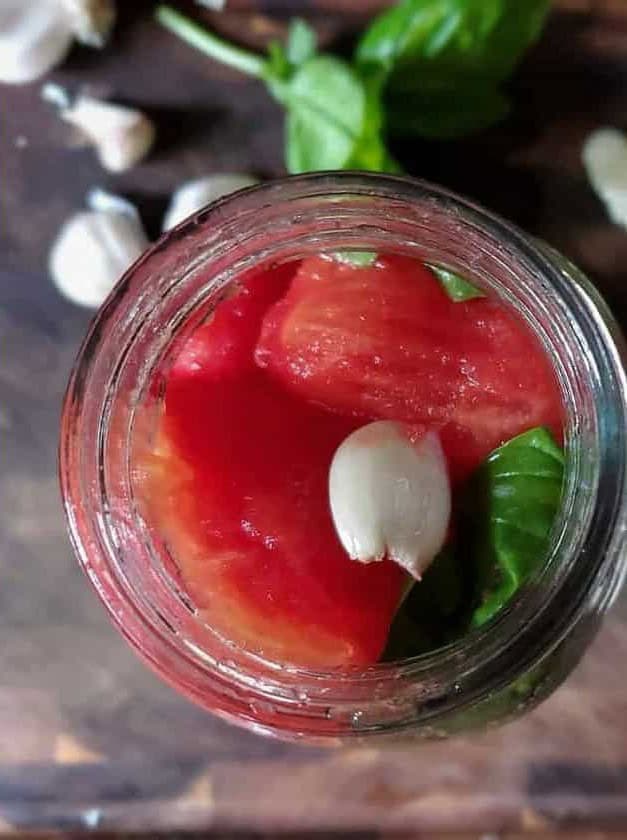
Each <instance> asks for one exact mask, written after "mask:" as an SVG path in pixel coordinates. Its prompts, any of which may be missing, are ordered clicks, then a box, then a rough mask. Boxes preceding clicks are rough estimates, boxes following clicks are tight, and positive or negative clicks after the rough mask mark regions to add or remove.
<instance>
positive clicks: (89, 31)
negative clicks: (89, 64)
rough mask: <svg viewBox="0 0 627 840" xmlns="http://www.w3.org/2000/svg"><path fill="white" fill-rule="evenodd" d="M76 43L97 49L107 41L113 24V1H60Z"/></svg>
mask: <svg viewBox="0 0 627 840" xmlns="http://www.w3.org/2000/svg"><path fill="white" fill-rule="evenodd" d="M60 2H61V5H62V6H63V7H64V9H65V12H66V14H67V17H68V20H69V25H70V28H71V30H72V33H73V34H74V37H75V38H76V40H77V41H80V42H81V44H86V45H87V46H89V47H98V48H99V49H100V48H102V47H104V45H105V44H106V43H107V41H108V40H109V36H110V35H111V30H112V29H113V26H114V24H115V18H116V7H115V2H114V0H60Z"/></svg>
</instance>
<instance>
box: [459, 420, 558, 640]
mask: <svg viewBox="0 0 627 840" xmlns="http://www.w3.org/2000/svg"><path fill="white" fill-rule="evenodd" d="M563 479H564V455H563V453H562V450H561V449H560V447H559V446H558V445H557V443H556V442H555V441H554V440H553V438H552V436H551V433H550V432H549V431H548V430H547V429H544V428H536V429H531V430H530V431H528V432H525V433H524V434H522V435H519V436H518V437H515V438H513V439H512V440H510V441H508V442H507V443H505V444H503V446H501V447H499V448H498V449H496V450H495V451H494V452H492V454H491V455H490V456H489V457H488V459H487V461H486V462H485V463H484V464H483V465H482V467H481V468H480V469H479V470H478V472H477V473H476V475H475V476H474V477H473V479H472V480H471V483H470V485H469V491H468V499H469V513H470V516H469V520H468V521H469V522H470V523H472V524H471V527H472V528H473V530H474V536H473V538H472V539H471V541H470V543H471V544H472V546H473V552H474V554H475V556H476V557H477V560H478V567H477V572H478V575H477V587H478V593H479V597H480V605H479V606H478V607H477V609H476V610H475V612H474V614H473V619H472V623H473V624H474V625H475V626H481V625H482V624H485V622H486V621H489V620H490V619H491V618H492V617H493V616H494V615H496V613H497V612H498V611H499V610H500V609H501V607H502V606H503V605H504V604H505V603H506V602H507V601H508V600H509V599H510V598H511V597H512V595H513V594H514V593H515V592H516V591H517V589H518V588H519V587H520V586H521V585H522V583H523V582H524V581H525V580H526V579H527V578H528V577H529V576H530V575H531V574H532V573H533V572H534V571H535V570H536V569H538V568H539V567H540V565H541V564H542V563H543V561H544V560H545V559H546V554H547V551H548V549H549V539H550V535H551V530H552V527H553V524H554V521H555V517H556V515H557V512H558V510H559V505H560V501H561V497H562V484H563Z"/></svg>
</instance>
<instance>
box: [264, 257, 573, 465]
mask: <svg viewBox="0 0 627 840" xmlns="http://www.w3.org/2000/svg"><path fill="white" fill-rule="evenodd" d="M256 359H257V363H258V364H259V365H260V366H262V367H263V368H264V369H265V370H267V371H268V373H269V374H270V375H272V376H273V377H275V378H276V379H277V381H279V382H281V383H282V384H283V385H284V386H285V387H286V388H289V389H290V390H291V391H292V392H293V393H295V394H298V395H300V396H301V397H303V398H305V399H308V400H311V401H312V402H315V403H317V404H320V405H323V406H324V407H325V408H327V409H328V410H331V411H337V412H341V413H346V414H352V415H355V416H360V417H363V418H367V419H382V418H383V419H394V420H403V421H406V422H409V423H414V424H419V425H424V426H425V427H426V428H430V429H437V430H438V431H439V432H440V433H441V437H442V441H443V445H444V448H445V452H446V454H447V458H448V461H449V468H450V470H451V474H452V475H453V477H454V478H455V479H456V480H462V479H463V478H465V477H466V476H467V475H468V474H469V473H470V472H471V471H472V470H473V469H474V468H476V467H477V466H478V465H479V464H480V463H481V461H482V460H483V459H484V458H485V457H486V456H487V455H488V454H489V452H491V451H492V450H493V449H494V448H496V447H497V446H499V445H500V444H501V443H503V442H504V441H506V440H508V439H510V438H511V437H514V436H515V435H517V434H519V433H520V432H523V431H525V430H526V429H529V428H532V427H533V426H539V425H545V426H548V427H549V428H550V429H551V430H552V431H553V433H554V434H556V435H557V436H559V435H560V434H561V425H562V409H561V398H560V393H559V389H558V386H557V383H556V380H555V377H554V374H553V371H552V369H551V366H550V364H549V361H548V359H547V358H546V356H545V353H544V350H543V348H542V347H541V346H540V344H539V342H538V340H537V339H536V337H535V336H534V335H533V334H532V332H531V331H530V330H529V328H528V327H527V326H526V325H525V324H524V322H523V321H522V319H521V318H520V317H519V316H517V315H516V314H515V313H513V312H511V311H510V310H509V309H508V308H507V307H506V306H505V305H504V304H502V303H501V302H500V301H498V300H494V299H489V298H476V299H473V300H470V301H466V302H461V303H460V302H454V301H452V300H450V299H449V298H448V296H447V295H446V293H445V292H444V290H443V289H442V288H441V286H440V284H439V282H438V280H437V279H436V277H435V276H434V275H433V273H432V272H431V271H430V270H429V269H428V268H426V267H425V266H423V265H421V264H419V263H417V262H416V261H415V260H413V259H410V258H407V257H399V256H384V257H379V259H378V260H377V262H376V263H375V264H374V265H373V266H371V267H367V268H355V267H352V266H350V265H345V264H342V263H339V262H336V261H333V260H329V259H327V258H325V257H315V258H312V259H310V260H307V261H305V262H303V263H302V265H301V266H300V269H299V271H298V272H297V274H296V276H295V278H294V280H293V281H292V284H291V286H290V289H289V291H288V293H287V295H285V296H284V297H283V298H282V299H281V300H280V301H278V302H277V303H276V304H275V305H274V306H273V307H271V308H270V310H269V311H268V313H267V314H266V316H265V318H264V323H263V327H262V331H261V337H260V340H259V342H258V344H257V349H256Z"/></svg>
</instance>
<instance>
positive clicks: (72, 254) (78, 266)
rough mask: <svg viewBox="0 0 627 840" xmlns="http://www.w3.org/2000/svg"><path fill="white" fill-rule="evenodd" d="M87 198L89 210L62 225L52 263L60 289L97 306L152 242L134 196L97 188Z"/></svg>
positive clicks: (69, 296)
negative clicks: (129, 198) (132, 201)
mask: <svg viewBox="0 0 627 840" xmlns="http://www.w3.org/2000/svg"><path fill="white" fill-rule="evenodd" d="M88 203H89V205H90V207H91V209H90V210H86V211H82V212H79V213H76V214H75V215H74V216H72V217H71V218H70V219H68V220H67V222H65V224H64V225H63V227H62V228H61V230H60V231H59V234H58V236H57V239H56V241H55V243H54V244H53V246H52V249H51V251H50V257H49V269H50V274H51V276H52V280H53V282H54V284H55V285H56V287H57V288H58V289H59V291H60V292H61V294H63V295H64V296H65V297H67V298H69V299H70V300H71V301H73V302H74V303H77V304H79V305H80V306H87V307H92V308H94V309H95V308H97V307H98V306H100V304H101V303H103V301H104V300H105V298H106V297H107V296H108V294H109V292H110V291H111V289H113V287H114V286H115V284H116V283H117V281H118V280H119V279H120V277H121V276H122V275H123V274H124V272H125V271H126V269H127V268H129V266H130V265H132V264H133V263H134V262H135V260H136V259H137V258H138V257H140V256H141V254H142V253H143V252H144V250H145V249H146V248H147V247H148V239H147V238H146V234H145V233H144V230H143V228H142V225H141V221H140V219H139V215H138V213H137V211H136V210H135V208H134V207H133V205H132V204H130V202H127V201H125V200H124V199H122V198H118V197H117V196H113V195H109V194H108V193H105V192H103V191H101V190H94V191H93V192H92V193H91V194H90V196H89V198H88Z"/></svg>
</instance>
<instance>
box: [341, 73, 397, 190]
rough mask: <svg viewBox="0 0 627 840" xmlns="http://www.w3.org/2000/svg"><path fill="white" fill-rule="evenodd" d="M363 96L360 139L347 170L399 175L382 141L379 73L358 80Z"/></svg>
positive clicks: (380, 75)
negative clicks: (362, 120)
mask: <svg viewBox="0 0 627 840" xmlns="http://www.w3.org/2000/svg"><path fill="white" fill-rule="evenodd" d="M361 79H362V83H363V86H364V92H365V96H366V99H365V102H366V109H365V113H364V125H363V130H362V134H361V137H360V138H359V140H358V141H357V143H356V144H355V148H354V149H353V154H352V156H351V159H350V160H349V161H348V163H347V165H346V168H347V169H364V170H367V171H370V172H391V173H397V174H398V173H400V172H402V169H401V167H400V166H399V164H398V163H397V162H396V161H395V160H394V158H393V157H392V156H391V155H390V153H389V151H388V149H387V147H386V145H385V142H384V140H383V128H384V113H383V103H382V101H381V96H382V91H383V81H384V79H383V75H382V74H381V73H380V72H379V71H374V72H371V73H366V74H363V75H362V76H361Z"/></svg>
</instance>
